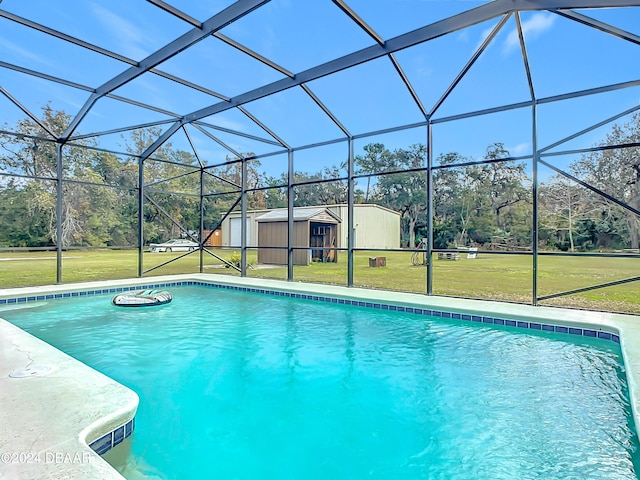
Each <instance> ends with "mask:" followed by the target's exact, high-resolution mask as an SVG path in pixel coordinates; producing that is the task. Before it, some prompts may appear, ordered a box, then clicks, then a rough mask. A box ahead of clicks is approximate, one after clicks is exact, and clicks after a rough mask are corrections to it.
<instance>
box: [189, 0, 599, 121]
mask: <svg viewBox="0 0 640 480" xmlns="http://www.w3.org/2000/svg"><path fill="white" fill-rule="evenodd" d="M532 3H535V2H533V1H530V2H526V3H524V4H523V5H525V6H530V5H529V4H532ZM587 3H589V2H587ZM591 3H595V1H594V2H591ZM516 4H518V5H519V3H518V2H515V1H514V0H495V1H493V2H490V3H487V4H485V5H482V6H480V7H476V8H474V9H471V10H467V11H466V12H462V13H460V14H458V15H455V16H453V17H450V18H446V19H444V20H440V21H438V22H435V23H432V24H430V25H427V26H425V27H422V28H419V29H417V30H414V31H412V32H408V33H405V34H403V35H399V36H397V37H395V38H392V39H390V40H387V41H386V42H385V43H384V45H380V44H377V45H372V46H370V47H366V48H363V49H361V50H358V51H357V52H353V53H350V54H347V55H345V56H343V57H340V58H337V59H334V60H331V61H329V62H326V63H324V64H322V65H318V66H315V67H312V68H310V69H308V70H305V71H303V72H300V73H298V74H296V75H295V77H294V78H284V79H282V80H278V81H275V82H273V83H270V84H268V85H264V86H262V87H260V88H256V89H254V90H251V91H248V92H245V93H243V94H241V95H238V96H236V97H234V98H231V99H230V101H229V102H219V103H216V104H214V105H211V106H209V107H205V108H203V109H200V110H196V111H194V112H192V113H190V114H188V115H186V116H185V121H186V122H193V121H195V120H200V119H201V118H204V117H208V116H210V115H214V114H216V113H219V112H222V111H225V110H228V109H230V108H233V107H237V106H239V105H243V104H245V103H248V102H252V101H254V100H258V99H260V98H264V97H267V96H269V95H272V94H274V93H278V92H281V91H284V90H287V89H289V88H291V87H295V86H299V85H301V84H303V83H308V82H311V81H313V80H317V79H319V78H322V77H325V76H327V75H331V74H333V73H336V72H339V71H342V70H345V69H347V68H351V67H354V66H356V65H360V64H362V63H365V62H368V61H369V60H374V59H376V58H380V57H382V56H385V55H389V54H390V53H394V52H397V51H400V50H403V49H405V48H408V47H412V46H414V45H417V44H420V43H423V42H426V41H429V40H433V39H435V38H438V37H441V36H443V35H446V34H447V33H451V32H455V31H458V30H461V29H464V28H466V27H470V26H472V25H476V24H478V23H482V22H484V21H486V20H490V19H492V18H496V17H499V16H501V15H505V14H507V13H509V12H511V11H513V10H514V9H515V7H514V5H516ZM530 9H536V8H533V7H531V8H530Z"/></svg>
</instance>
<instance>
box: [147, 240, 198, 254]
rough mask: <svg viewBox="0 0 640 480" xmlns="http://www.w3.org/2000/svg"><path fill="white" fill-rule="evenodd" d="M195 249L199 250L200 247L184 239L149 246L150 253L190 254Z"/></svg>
mask: <svg viewBox="0 0 640 480" xmlns="http://www.w3.org/2000/svg"><path fill="white" fill-rule="evenodd" d="M197 248H200V245H198V244H197V243H196V242H192V241H191V240H185V239H175V240H169V241H167V242H164V243H152V244H150V245H149V251H150V252H191V251H193V250H196V249H197Z"/></svg>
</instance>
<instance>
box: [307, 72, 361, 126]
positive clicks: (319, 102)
mask: <svg viewBox="0 0 640 480" xmlns="http://www.w3.org/2000/svg"><path fill="white" fill-rule="evenodd" d="M300 86H301V87H302V89H303V90H304V91H305V92H306V93H307V95H309V96H310V97H311V99H312V100H313V101H314V102H315V103H316V105H318V107H320V109H321V110H322V111H323V112H324V113H325V114H326V115H327V116H328V117H329V118H330V119H331V120H332V121H333V123H335V124H336V125H337V126H338V128H339V129H340V130H342V133H344V134H345V136H347V137H350V136H351V134H350V133H349V130H347V127H345V126H344V125H343V124H342V123H341V122H340V120H338V118H337V117H336V116H335V115H334V114H333V112H332V111H331V110H329V108H328V107H327V106H326V105H325V104H324V103H322V101H321V100H320V99H319V98H318V97H317V96H316V94H315V93H313V92H312V91H311V89H310V88H309V87H308V86H307V85H305V84H304V83H303V84H302V85H300Z"/></svg>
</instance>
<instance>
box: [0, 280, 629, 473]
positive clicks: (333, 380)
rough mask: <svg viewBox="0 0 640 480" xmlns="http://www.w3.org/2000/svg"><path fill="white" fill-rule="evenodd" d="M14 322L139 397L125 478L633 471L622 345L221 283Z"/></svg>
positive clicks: (8, 315)
mask: <svg viewBox="0 0 640 480" xmlns="http://www.w3.org/2000/svg"><path fill="white" fill-rule="evenodd" d="M172 292H173V294H174V300H173V302H172V303H171V304H169V305H166V306H162V307H153V308H140V309H136V308H133V309H131V308H118V307H114V306H112V305H110V299H111V297H110V296H104V295H103V296H95V297H88V298H84V297H83V298H77V299H72V300H69V301H67V300H64V301H51V302H49V303H48V304H46V305H43V306H41V307H36V308H29V309H24V310H13V311H0V316H1V317H3V318H5V319H7V320H9V321H11V322H13V323H15V324H16V325H18V326H20V327H22V328H24V329H25V330H27V331H29V332H30V333H32V334H34V335H36V336H38V337H40V338H42V339H44V340H45V341H47V342H49V343H51V344H53V345H55V346H56V347H58V348H59V349H61V350H63V351H65V352H67V353H69V354H70V355H72V356H74V357H76V358H78V359H79V360H81V361H83V362H85V363H87V364H88V365H90V366H92V367H94V368H96V369H97V370H99V371H101V372H103V373H105V374H107V375H109V376H110V377H112V378H114V379H116V380H117V381H119V382H121V383H123V384H124V385H127V386H128V387H130V388H132V389H133V390H134V391H136V392H137V393H138V395H139V396H140V406H139V409H138V415H137V417H136V430H135V432H134V435H133V437H132V439H131V444H130V449H131V454H130V455H129V457H128V458H127V460H126V462H125V464H123V465H119V468H120V469H121V471H122V473H123V474H124V475H125V476H126V477H128V478H131V479H133V478H140V477H142V476H145V475H146V476H148V477H150V478H162V479H201V478H216V479H332V480H336V479H363V478H372V479H385V480H388V479H417V478H422V479H447V480H449V479H461V480H463V479H464V480H468V479H473V480H476V479H491V480H495V479H509V480H511V479H545V480H547V479H598V480H601V479H607V480H613V479H636V475H635V466H636V465H637V464H638V441H637V438H636V433H635V429H634V426H633V421H632V418H631V409H630V405H629V400H628V394H627V387H626V379H625V374H624V367H623V366H622V359H621V354H620V351H619V348H618V346H617V345H616V344H614V343H613V342H607V341H603V340H596V339H587V338H585V337H574V336H569V335H560V334H553V333H552V334H547V333H546V332H540V333H534V332H532V331H531V330H527V331H526V333H525V332H522V331H520V330H518V329H515V328H509V327H504V328H502V327H497V326H494V327H487V326H484V325H482V324H475V323H473V322H462V321H455V320H453V321H447V320H443V319H437V320H436V319H435V318H434V319H432V318H429V317H424V316H420V315H413V314H409V313H400V312H392V311H382V310H374V309H370V308H364V307H355V306H346V305H338V304H328V303H323V302H314V301H309V300H297V299H292V298H285V297H276V296H268V295H262V294H258V293H246V292H237V291H230V290H223V289H211V288H207V287H199V286H193V287H176V288H173V289H172Z"/></svg>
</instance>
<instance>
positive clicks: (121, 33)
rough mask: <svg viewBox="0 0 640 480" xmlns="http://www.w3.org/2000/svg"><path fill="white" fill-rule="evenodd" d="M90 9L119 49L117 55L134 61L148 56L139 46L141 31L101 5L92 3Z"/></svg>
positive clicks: (142, 41)
mask: <svg viewBox="0 0 640 480" xmlns="http://www.w3.org/2000/svg"><path fill="white" fill-rule="evenodd" d="M91 8H92V9H93V12H94V13H95V15H96V17H97V18H98V19H100V22H101V23H102V24H103V25H104V26H105V27H106V29H107V31H108V32H109V33H110V34H111V36H112V37H113V38H114V39H116V43H117V44H118V45H119V47H120V49H119V50H120V51H119V52H118V53H121V54H123V55H126V56H127V57H130V58H133V59H134V60H142V59H143V58H146V57H147V56H148V55H149V52H148V51H147V50H146V49H145V48H143V47H142V45H141V44H142V43H144V37H143V36H142V30H143V29H141V28H140V27H139V26H137V25H134V24H133V23H131V22H130V21H128V20H126V19H124V18H122V17H121V16H119V15H117V14H115V13H113V12H112V11H110V10H107V9H106V8H104V7H103V6H101V5H98V4H95V3H94V4H92V5H91Z"/></svg>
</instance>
